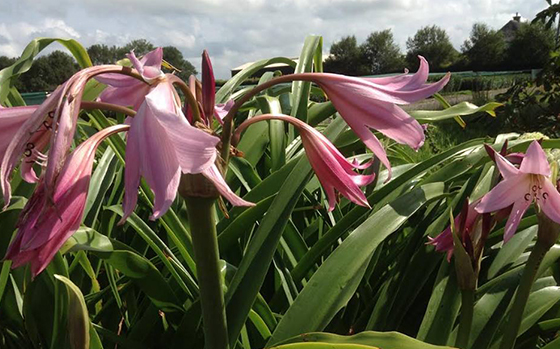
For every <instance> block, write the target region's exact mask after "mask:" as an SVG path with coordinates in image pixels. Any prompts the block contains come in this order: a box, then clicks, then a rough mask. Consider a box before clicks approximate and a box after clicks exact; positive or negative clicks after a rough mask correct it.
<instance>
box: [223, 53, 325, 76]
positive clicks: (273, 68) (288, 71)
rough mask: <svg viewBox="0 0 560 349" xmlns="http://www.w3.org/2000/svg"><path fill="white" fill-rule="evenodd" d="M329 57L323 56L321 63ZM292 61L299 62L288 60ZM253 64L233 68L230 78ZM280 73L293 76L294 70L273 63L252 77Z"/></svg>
mask: <svg viewBox="0 0 560 349" xmlns="http://www.w3.org/2000/svg"><path fill="white" fill-rule="evenodd" d="M329 56H330V55H328V54H327V55H323V62H324V61H325V60H326V59H327V58H328V57H329ZM289 59H291V60H292V61H294V63H296V64H297V63H298V62H299V58H298V57H296V58H289ZM253 63H255V62H247V63H245V64H243V65H240V66H239V67H236V68H233V69H231V76H232V77H233V76H235V74H237V73H239V72H240V71H242V70H243V69H245V68H247V67H248V66H250V65H251V64H253ZM277 70H278V71H280V72H281V73H282V75H287V74H293V73H294V68H293V67H291V66H290V65H288V64H286V63H274V64H271V65H269V66H267V67H266V68H263V69H261V70H259V71H257V72H256V73H255V74H253V76H252V77H254V78H259V77H261V76H262V75H263V74H264V73H265V72H267V71H272V72H273V71H277Z"/></svg>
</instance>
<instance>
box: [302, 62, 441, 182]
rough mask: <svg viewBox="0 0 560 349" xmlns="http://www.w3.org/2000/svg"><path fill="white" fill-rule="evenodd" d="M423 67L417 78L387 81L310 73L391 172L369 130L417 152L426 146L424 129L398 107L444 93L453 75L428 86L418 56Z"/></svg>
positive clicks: (402, 77)
mask: <svg viewBox="0 0 560 349" xmlns="http://www.w3.org/2000/svg"><path fill="white" fill-rule="evenodd" d="M419 58H420V67H419V69H418V72H416V74H414V75H406V74H404V75H398V76H395V77H388V78H371V79H368V78H357V77H350V76H344V75H337V74H310V75H311V76H309V77H308V79H309V80H311V81H314V82H315V83H317V84H318V85H319V86H320V87H321V88H322V89H323V90H324V91H325V93H326V94H327V96H328V97H329V98H330V100H331V101H332V103H333V105H334V106H335V108H336V109H337V110H338V112H339V113H340V115H341V116H342V117H343V118H344V120H346V123H347V124H348V126H350V128H352V130H353V131H354V132H355V133H356V135H358V137H360V139H361V140H362V141H363V142H364V144H365V145H366V146H367V147H368V148H369V149H370V150H371V151H372V152H373V153H374V154H375V156H377V157H378V158H379V160H380V161H381V163H382V164H383V165H385V167H386V168H387V170H388V171H389V177H388V180H389V179H390V177H391V164H390V163H389V159H388V158H387V154H386V153H385V150H384V149H383V146H382V144H381V142H379V140H378V139H377V137H376V136H375V135H374V134H373V133H372V132H371V131H370V129H375V130H378V131H379V132H381V133H382V134H384V135H385V136H387V137H389V138H391V139H393V140H395V141H396V142H398V143H401V144H407V145H408V146H410V147H411V148H413V149H415V150H417V149H418V148H419V147H421V146H422V144H424V130H423V129H422V127H421V126H420V124H419V123H418V121H416V120H415V119H414V118H412V117H411V116H410V115H408V114H407V113H406V112H405V111H404V110H402V109H401V108H400V107H398V106H397V104H409V103H414V102H416V101H419V100H421V99H424V98H426V97H428V96H431V95H432V94H434V93H436V92H438V91H439V90H441V89H442V88H443V87H444V86H445V85H446V84H447V82H448V81H449V78H450V74H449V73H447V74H446V75H445V77H443V78H442V79H441V80H439V81H438V82H437V83H434V84H427V83H426V81H427V78H428V72H429V67H428V62H427V61H426V60H425V59H424V57H421V56H419Z"/></svg>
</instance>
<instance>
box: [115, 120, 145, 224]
mask: <svg viewBox="0 0 560 349" xmlns="http://www.w3.org/2000/svg"><path fill="white" fill-rule="evenodd" d="M142 118H143V115H142V113H140V114H139V115H138V114H137V115H136V117H134V118H129V119H128V120H129V122H130V124H131V127H130V131H128V135H127V139H126V153H125V167H124V196H123V203H122V205H123V216H122V218H121V220H120V221H119V224H124V222H125V221H126V219H127V218H128V217H129V216H130V215H131V214H132V211H134V208H135V207H136V203H137V201H138V187H139V186H140V165H141V160H140V143H141V142H143V139H142V138H141V135H142V132H140V130H139V128H141V127H142ZM135 123H136V125H134V126H132V125H133V124H135Z"/></svg>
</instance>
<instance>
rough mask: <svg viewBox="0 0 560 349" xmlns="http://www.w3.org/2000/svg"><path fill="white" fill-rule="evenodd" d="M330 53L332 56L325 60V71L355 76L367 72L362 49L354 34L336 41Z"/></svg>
mask: <svg viewBox="0 0 560 349" xmlns="http://www.w3.org/2000/svg"><path fill="white" fill-rule="evenodd" d="M330 54H331V56H330V57H329V58H327V60H326V61H325V65H324V69H325V71H328V72H333V73H339V74H345V75H353V76H357V75H364V74H365V69H364V68H363V64H364V63H363V58H362V54H361V50H360V48H359V47H358V43H357V41H356V37H355V36H354V35H352V36H346V37H343V38H342V39H340V41H338V42H334V43H333V44H332V45H331V48H330Z"/></svg>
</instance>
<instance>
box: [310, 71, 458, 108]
mask: <svg viewBox="0 0 560 349" xmlns="http://www.w3.org/2000/svg"><path fill="white" fill-rule="evenodd" d="M450 77H451V75H450V74H449V73H447V74H446V75H445V76H444V77H443V78H442V79H440V80H439V81H438V82H436V83H433V84H423V85H420V86H419V85H417V84H416V85H414V86H408V85H404V87H401V88H397V89H395V88H392V87H391V86H389V85H379V84H375V83H373V82H371V81H368V80H366V79H362V78H356V77H349V76H344V75H337V74H316V76H314V78H313V80H314V81H315V82H316V83H317V84H318V85H319V86H321V88H323V90H325V88H328V89H330V90H333V89H334V90H339V91H340V92H341V93H342V92H345V93H346V98H347V99H349V100H350V101H352V100H354V101H356V100H358V99H364V100H378V101H383V102H388V103H396V104H410V103H414V102H416V101H419V100H421V99H424V98H426V97H429V96H431V95H433V94H434V93H436V92H438V91H440V90H441V89H442V88H443V87H444V86H445V85H446V84H447V83H448V82H449V79H450ZM411 81H412V82H414V81H415V80H411ZM407 86H408V87H407ZM325 92H326V91H325ZM327 95H328V92H327ZM329 97H330V95H329Z"/></svg>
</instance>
